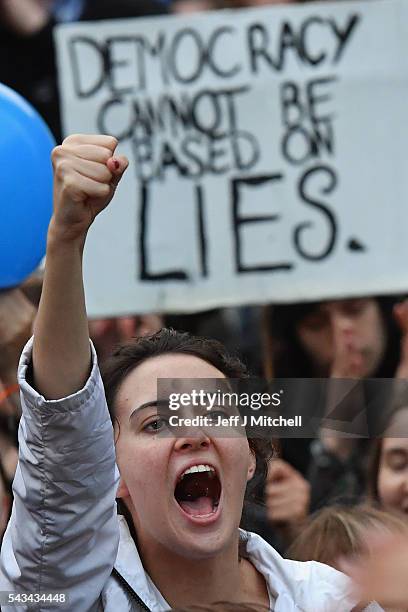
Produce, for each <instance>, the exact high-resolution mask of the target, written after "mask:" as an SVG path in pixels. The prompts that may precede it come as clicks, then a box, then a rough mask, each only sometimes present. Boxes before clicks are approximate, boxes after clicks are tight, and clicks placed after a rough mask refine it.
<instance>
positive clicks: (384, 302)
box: [264, 296, 401, 378]
mask: <svg viewBox="0 0 408 612" xmlns="http://www.w3.org/2000/svg"><path fill="white" fill-rule="evenodd" d="M372 299H374V300H375V301H376V302H377V303H378V305H379V307H380V312H381V316H382V319H383V322H384V327H385V331H386V349H385V353H384V356H383V359H382V361H381V363H380V365H379V367H378V369H377V371H376V372H374V373H373V375H372V378H389V377H392V376H394V374H395V371H396V369H397V366H398V363H399V358H400V340H401V334H400V331H399V328H398V325H397V323H396V321H395V320H394V317H393V307H394V305H395V304H396V302H397V301H398V299H399V298H397V297H390V296H382V297H373V298H372ZM322 303H324V302H308V303H299V304H279V305H276V306H268V307H267V308H266V312H265V317H264V326H265V328H266V329H265V335H266V345H267V346H266V355H265V358H266V359H265V360H266V361H267V360H268V359H270V360H272V370H273V374H274V376H276V377H278V378H311V377H313V376H314V371H313V364H312V362H311V359H310V357H309V356H308V355H307V354H306V352H305V351H304V349H303V348H302V346H301V344H300V342H299V339H298V334H297V325H298V324H299V323H300V322H301V321H302V319H304V318H305V317H306V316H307V315H309V314H310V313H312V312H313V311H314V310H316V309H317V308H319V306H320V305H321V304H322Z"/></svg>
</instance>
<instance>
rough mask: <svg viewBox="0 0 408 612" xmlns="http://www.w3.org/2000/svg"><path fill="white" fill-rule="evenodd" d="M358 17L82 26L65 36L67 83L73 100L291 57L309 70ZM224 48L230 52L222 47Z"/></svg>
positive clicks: (329, 57) (328, 61)
mask: <svg viewBox="0 0 408 612" xmlns="http://www.w3.org/2000/svg"><path fill="white" fill-rule="evenodd" d="M360 20H361V16H360V15H359V14H358V13H355V12H353V13H350V14H349V15H347V16H346V18H345V19H341V20H340V21H341V23H340V22H338V21H336V18H335V17H322V16H321V15H312V16H309V17H307V18H305V19H304V20H303V21H300V22H298V20H296V21H297V22H296V23H294V22H290V21H288V20H283V21H280V20H275V19H273V20H272V19H271V20H270V21H269V19H268V20H264V21H263V20H262V19H259V20H256V21H254V22H249V23H247V24H245V25H244V24H242V25H241V26H240V25H239V24H238V25H237V26H236V27H235V26H233V25H231V24H230V23H228V24H222V25H221V24H220V25H218V24H217V25H215V26H214V28H213V29H210V31H207V30H206V29H203V30H200V28H199V27H198V25H197V26H196V27H194V26H186V27H181V28H176V29H174V30H173V31H171V30H169V29H168V28H167V29H166V30H163V31H160V29H159V28H158V30H156V32H155V33H152V34H151V35H150V36H148V35H146V34H145V33H142V32H141V31H139V32H137V33H127V32H126V33H125V32H122V33H121V34H117V35H114V36H111V37H107V38H105V39H104V40H97V39H96V38H92V36H91V34H90V33H89V31H87V32H86V34H81V35H75V36H74V37H72V38H71V39H70V41H69V55H70V58H71V65H72V81H73V86H74V90H75V93H76V95H77V97H79V98H88V97H91V96H94V95H96V94H98V92H99V91H100V90H101V89H105V88H107V89H108V91H110V93H111V94H112V95H113V96H123V95H137V94H139V93H142V92H147V91H152V90H157V87H162V86H169V85H192V84H194V83H197V82H198V81H201V80H203V79H205V78H207V77H209V76H211V77H213V78H215V79H217V80H218V81H219V82H224V83H225V82H228V80H231V79H235V78H236V77H240V76H241V77H242V76H245V77H248V76H249V75H259V74H262V73H264V72H265V71H268V72H274V73H279V72H282V71H283V70H284V69H285V66H286V64H287V63H288V62H289V61H293V59H295V61H297V62H298V63H300V64H302V65H304V66H309V67H312V68H315V67H316V68H318V67H320V66H323V65H326V66H327V65H336V64H338V63H339V62H340V61H341V59H342V57H343V55H344V52H345V49H346V47H347V46H348V45H349V43H350V41H351V40H352V39H353V35H354V33H355V30H356V27H357V25H358V24H359V22H360ZM135 27H136V26H135ZM159 27H160V26H159ZM91 32H92V31H91ZM133 32H134V30H133ZM318 34H320V36H318ZM321 39H323V42H321ZM316 40H317V42H316ZM226 47H227V48H229V49H230V51H231V52H229V53H228V52H227V53H225V48H226ZM84 57H86V58H87V61H84V60H83V58H84ZM90 65H92V69H90V68H89V66H90Z"/></svg>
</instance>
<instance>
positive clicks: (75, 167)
mask: <svg viewBox="0 0 408 612" xmlns="http://www.w3.org/2000/svg"><path fill="white" fill-rule="evenodd" d="M116 146H117V140H116V139H115V138H113V137H112V136H95V135H91V136H89V135H74V136H69V137H68V138H66V139H65V140H64V142H63V144H62V145H61V146H59V147H56V148H55V149H54V152H53V155H52V160H53V166H54V214H53V216H52V219H51V222H50V227H49V230H48V240H47V256H46V265H45V275H44V285H43V291H42V296H41V301H40V306H39V309H38V315H37V318H36V323H35V330H34V345H33V372H34V383H35V385H36V387H37V390H38V391H39V392H40V393H41V394H42V395H44V396H45V397H46V398H47V399H59V398H62V397H66V396H68V395H70V394H72V393H75V392H76V391H78V390H79V389H81V388H82V386H83V384H84V383H85V381H86V379H87V378H88V376H89V372H90V364H91V352H90V345H89V330H88V319H87V314H86V308H85V296H84V288H83V279H82V252H83V246H84V243H85V238H86V235H87V232H88V229H89V227H90V226H91V224H92V222H93V220H94V219H95V217H96V216H97V215H98V214H99V213H100V212H101V211H102V210H104V209H105V208H106V207H107V206H108V204H109V202H110V201H111V199H112V197H113V195H114V193H115V189H116V187H117V185H118V183H119V181H120V179H121V178H122V175H123V173H124V171H125V170H126V168H127V166H128V160H127V159H126V158H125V157H119V156H115V157H114V154H115V150H116Z"/></svg>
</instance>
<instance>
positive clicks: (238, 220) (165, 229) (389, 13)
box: [56, 0, 408, 316]
mask: <svg viewBox="0 0 408 612" xmlns="http://www.w3.org/2000/svg"><path fill="white" fill-rule="evenodd" d="M56 40H57V47H58V58H59V74H60V89H61V95H62V112H63V122H64V130H65V133H66V134H69V133H75V132H84V133H108V134H112V135H114V136H116V138H117V139H118V141H119V149H120V152H121V153H123V154H126V155H127V156H128V157H129V159H130V162H131V166H130V169H129V170H128V172H127V175H126V177H125V179H124V181H123V184H121V186H120V189H119V190H118V193H117V195H116V198H115V202H114V203H113V204H112V205H111V206H110V207H109V208H108V210H107V211H106V212H105V213H103V215H101V216H100V218H98V219H97V220H96V223H95V227H94V228H93V229H92V232H91V233H90V236H89V240H88V245H87V250H86V257H85V277H86V290H87V300H88V309H89V312H90V314H91V315H94V316H107V315H117V314H126V313H131V312H148V311H161V312H177V311H184V312H186V311H194V310H199V309H204V308H209V307H214V306H222V305H234V304H249V303H262V302H264V303H265V302H282V301H300V300H312V299H323V298H330V297H339V296H355V295H369V294H378V293H387V292H388V293H389V292H400V291H405V290H406V289H407V287H408V273H407V271H406V261H407V259H408V240H407V236H406V230H407V227H408V207H407V206H406V203H405V200H406V198H407V195H408V171H407V170H408V167H407V155H406V149H407V143H408V122H407V121H406V102H407V99H408V4H407V3H406V1H405V0H392V1H390V0H369V1H363V2H360V1H352V2H341V3H320V2H319V3H311V4H306V5H305V4H302V5H293V6H292V5H291V6H288V5H286V6H277V7H267V8H258V9H245V10H240V11H215V12H211V13H206V14H197V15H194V16H191V15H189V16H188V17H182V16H180V17H175V16H170V17H155V18H146V19H144V18H143V19H134V20H133V19H132V20H120V21H105V22H98V23H79V24H71V25H64V26H60V27H59V28H58V29H57V31H56Z"/></svg>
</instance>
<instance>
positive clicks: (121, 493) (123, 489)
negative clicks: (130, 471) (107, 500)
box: [116, 477, 129, 499]
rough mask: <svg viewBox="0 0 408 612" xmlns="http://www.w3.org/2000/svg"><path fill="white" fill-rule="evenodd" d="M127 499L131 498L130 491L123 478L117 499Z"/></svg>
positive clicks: (117, 492)
mask: <svg viewBox="0 0 408 612" xmlns="http://www.w3.org/2000/svg"><path fill="white" fill-rule="evenodd" d="M126 497H129V489H128V488H127V485H126V483H125V481H124V480H123V478H122V477H121V478H120V481H119V486H118V490H117V491H116V498H117V499H125V498H126Z"/></svg>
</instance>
